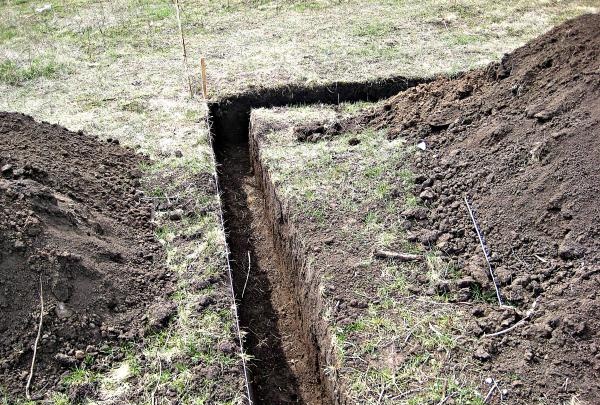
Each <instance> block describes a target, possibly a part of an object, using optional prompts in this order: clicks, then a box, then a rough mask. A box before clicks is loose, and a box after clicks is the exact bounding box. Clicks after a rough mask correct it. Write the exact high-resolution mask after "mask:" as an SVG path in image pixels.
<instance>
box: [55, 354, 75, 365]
mask: <svg viewBox="0 0 600 405" xmlns="http://www.w3.org/2000/svg"><path fill="white" fill-rule="evenodd" d="M54 359H55V360H56V361H57V362H58V364H60V365H61V366H63V367H73V366H74V365H75V364H77V361H76V360H75V359H74V358H73V357H71V356H68V355H66V354H64V353H58V354H57V355H56V356H54Z"/></svg>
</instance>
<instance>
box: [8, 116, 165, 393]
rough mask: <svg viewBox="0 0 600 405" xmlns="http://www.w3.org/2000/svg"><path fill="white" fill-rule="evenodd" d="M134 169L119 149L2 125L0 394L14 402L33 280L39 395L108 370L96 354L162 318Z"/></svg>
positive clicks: (146, 208)
mask: <svg viewBox="0 0 600 405" xmlns="http://www.w3.org/2000/svg"><path fill="white" fill-rule="evenodd" d="M144 162H145V158H143V157H141V156H139V155H136V154H135V153H134V152H133V151H131V150H129V149H126V148H123V147H121V146H119V145H118V142H117V141H111V140H108V142H103V141H100V140H99V139H97V138H94V137H91V136H88V135H85V134H84V133H82V132H77V133H74V132H70V131H68V130H66V129H65V128H62V127H60V126H58V125H50V124H48V123H38V122H35V121H34V120H33V119H32V118H31V117H28V116H25V115H21V114H14V113H0V170H1V176H0V333H1V334H0V381H1V384H0V385H1V386H4V388H6V389H8V390H9V391H10V392H13V393H20V394H23V393H24V386H25V381H26V379H27V373H28V369H29V366H30V363H31V358H32V347H33V343H34V340H35V337H36V334H37V324H38V319H39V312H40V298H39V290H40V287H39V284H40V280H41V282H42V285H43V297H44V305H45V311H44V315H43V330H42V336H41V339H40V342H39V345H38V356H37V361H36V369H35V373H34V374H35V377H34V380H33V386H32V388H33V389H32V392H36V393H39V395H43V394H44V393H45V392H48V390H50V389H51V388H53V387H56V386H57V384H58V383H59V379H60V378H61V375H62V374H63V372H64V369H67V368H72V367H75V366H78V365H80V364H81V363H82V362H85V363H86V364H87V365H88V367H91V369H92V370H94V369H97V368H101V367H103V365H102V364H104V367H106V366H108V364H109V363H110V359H108V361H101V360H102V359H104V360H106V359H107V357H108V355H109V353H110V352H111V349H110V347H109V346H108V345H105V344H104V343H106V342H108V341H110V340H115V339H133V338H136V337H140V336H142V335H143V333H144V332H145V331H146V330H148V328H149V327H151V326H152V323H154V326H156V325H157V324H159V323H160V322H163V321H165V320H166V319H167V318H168V316H169V314H172V312H173V311H172V308H171V309H169V308H170V307H169V306H168V305H167V304H165V303H164V302H165V301H164V298H163V297H164V296H165V295H166V294H168V293H169V291H170V290H171V287H170V286H171V283H172V281H171V280H169V276H168V274H165V268H164V266H163V265H162V264H161V248H160V245H159V244H158V242H157V241H156V240H155V238H154V234H153V229H152V226H151V222H150V219H151V215H152V205H151V203H150V202H145V201H144V200H142V199H141V198H140V196H141V194H140V193H139V192H138V191H137V189H136V188H137V187H138V186H139V177H140V176H141V172H140V170H139V167H140V165H141V164H142V163H144ZM151 303H155V304H154V306H153V307H152V308H151V309H150V310H149V307H150V304H151ZM147 313H150V316H149V317H150V318H152V319H148V316H147V315H145V314H147ZM156 314H158V315H160V316H158V315H157V316H154V317H153V315H156ZM159 318H160V319H159Z"/></svg>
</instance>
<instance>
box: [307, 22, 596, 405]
mask: <svg viewBox="0 0 600 405" xmlns="http://www.w3.org/2000/svg"><path fill="white" fill-rule="evenodd" d="M598 27H600V15H585V16H582V17H580V18H577V19H575V20H572V21H569V22H567V23H565V24H563V25H561V26H559V27H557V28H555V29H553V30H552V31H550V32H549V33H547V34H546V35H543V36H542V37H540V38H538V39H536V40H534V41H532V42H531V43H529V44H527V45H525V46H524V47H522V48H520V49H517V50H516V51H514V52H513V53H511V54H509V55H506V56H505V57H504V58H503V59H502V61H501V62H499V63H492V64H491V65H489V66H488V67H486V68H483V69H478V70H475V71H472V72H469V73H466V74H463V75H461V76H460V77H458V78H454V79H452V78H441V79H438V80H435V81H433V82H431V83H428V84H423V85H420V86H417V87H415V88H413V89H409V90H407V91H405V92H403V93H400V94H398V95H397V96H396V97H393V98H391V99H389V100H388V101H387V102H386V103H385V104H384V105H383V106H381V107H378V108H377V109H374V110H371V111H368V112H367V113H364V114H362V115H361V116H360V117H358V118H355V119H353V120H351V121H346V122H343V123H339V124H338V125H337V127H339V128H343V130H345V131H348V130H361V129H363V128H364V127H365V126H367V127H374V128H378V129H386V130H387V131H388V136H389V138H390V139H393V138H397V137H402V138H405V139H408V140H410V141H411V142H412V143H413V144H414V145H416V144H417V143H419V142H424V144H425V146H426V150H424V151H421V152H417V153H416V155H415V159H414V161H413V165H414V170H415V172H416V173H417V176H416V179H415V180H416V185H415V193H416V194H417V195H418V196H419V197H420V200H421V202H422V204H423V208H418V209H411V210H407V211H405V212H404V213H403V217H404V218H405V219H406V220H407V222H406V224H405V226H406V228H407V229H408V230H409V232H410V234H409V235H410V236H409V239H410V240H412V241H415V242H418V243H421V244H422V245H423V246H425V247H427V248H435V249H439V250H441V251H443V252H445V253H446V254H447V256H448V258H449V259H450V260H452V261H454V262H455V264H456V265H457V267H458V268H459V269H460V273H461V276H460V278H459V279H457V280H454V281H451V282H449V283H445V284H444V285H440V286H437V290H438V291H447V292H449V293H450V294H451V296H452V297H453V298H452V299H453V300H455V301H463V302H464V301H474V300H475V303H478V304H477V305H475V306H474V307H473V308H474V309H473V311H472V318H471V320H470V326H469V331H468V332H469V334H470V335H472V336H475V337H478V339H477V340H476V341H475V343H474V344H473V345H467V346H465V347H464V348H463V350H464V353H465V355H469V356H473V357H474V358H475V359H476V360H477V361H479V362H480V364H481V367H482V368H483V370H486V372H488V373H489V375H492V376H513V381H512V383H511V384H512V385H511V387H510V391H511V397H510V400H509V402H510V403H523V404H526V403H531V401H532V400H534V399H538V398H539V399H545V400H546V401H549V403H563V402H568V401H569V400H570V399H571V398H572V397H573V395H577V396H578V398H579V399H580V400H583V401H589V403H596V402H597V400H598V398H600V386H599V385H598V378H599V377H600V375H599V374H600V335H599V330H600V320H599V319H598V316H597V314H598V311H599V310H600V301H599V297H598V291H599V290H598V286H599V284H600V261H599V260H600V253H599V248H600V203H599V195H600V194H599V193H600V168H599V161H600V35H598ZM318 127H319V126H318V125H316V126H314V128H316V129H314V130H311V129H310V128H309V129H308V130H307V129H306V128H304V129H303V130H302V131H299V137H300V138H304V139H300V140H309V141H318V140H319V139H322V138H324V137H327V136H335V133H336V132H339V130H338V129H337V128H333V130H330V131H327V130H323V129H318ZM465 196H467V197H468V198H469V200H470V201H471V203H472V205H473V207H474V208H475V210H476V216H477V220H478V221H479V225H480V226H481V229H482V231H483V233H484V235H485V239H486V242H487V247H488V250H489V252H490V253H491V259H492V266H493V268H494V270H495V273H496V276H497V279H498V283H499V287H500V291H501V294H502V298H503V300H504V301H505V302H506V303H507V304H510V305H513V306H514V307H515V308H516V309H515V308H501V307H499V306H498V305H497V303H495V302H494V301H495V296H494V293H493V291H494V289H493V286H492V284H491V280H490V277H489V274H488V271H487V270H486V268H487V267H486V265H485V262H484V261H483V254H482V251H481V248H480V246H479V242H478V239H477V237H476V235H475V232H474V230H473V225H472V223H471V220H470V218H469V216H468V214H467V210H466V207H465V203H464V200H463V199H464V197H465ZM413 282H414V283H416V284H417V285H418V284H419V282H420V280H419V279H416V280H413ZM425 288H427V287H426V286H423V289H425ZM480 289H483V291H484V293H485V296H487V297H488V298H487V299H488V300H489V302H488V303H481V296H479V297H475V296H474V292H475V291H478V290H480ZM429 293H430V294H434V293H435V291H430V292H429ZM534 302H537V306H536V307H535V309H534V312H533V315H532V316H531V317H530V318H526V319H525V321H524V322H523V323H522V324H520V325H518V326H517V327H516V328H515V329H514V330H512V331H510V332H509V333H506V334H502V335H501V336H496V337H486V336H485V334H490V333H493V332H498V331H500V330H503V329H506V328H508V327H510V326H511V325H514V324H515V323H517V322H518V321H519V320H520V319H523V318H524V317H526V314H527V311H528V310H529V309H530V308H532V305H533V303H534ZM498 398H499V396H498V395H495V396H494V400H498Z"/></svg>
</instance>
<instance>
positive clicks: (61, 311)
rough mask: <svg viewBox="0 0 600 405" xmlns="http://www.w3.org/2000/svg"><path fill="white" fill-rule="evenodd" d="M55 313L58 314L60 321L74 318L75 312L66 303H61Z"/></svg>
mask: <svg viewBox="0 0 600 405" xmlns="http://www.w3.org/2000/svg"><path fill="white" fill-rule="evenodd" d="M54 312H55V313H56V316H57V317H58V319H66V318H70V317H71V316H73V311H72V310H71V308H69V306H68V305H67V304H66V303H64V302H59V303H58V304H56V307H55V308H54Z"/></svg>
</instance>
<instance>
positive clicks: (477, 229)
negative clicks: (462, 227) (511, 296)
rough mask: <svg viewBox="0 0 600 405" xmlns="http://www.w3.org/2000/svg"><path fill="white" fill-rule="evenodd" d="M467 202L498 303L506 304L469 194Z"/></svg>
mask: <svg viewBox="0 0 600 405" xmlns="http://www.w3.org/2000/svg"><path fill="white" fill-rule="evenodd" d="M465 204H466V205H467V210H468V211H469V216H470V217H471V221H473V226H474V227H475V232H477V237H478V238H479V244H480V245H481V250H483V256H484V257H485V261H486V262H487V265H488V270H489V272H490V276H492V281H493V282H494V289H495V290H496V297H497V298H498V304H500V306H502V305H504V303H503V302H502V297H501V296H500V289H499V288H498V283H497V282H496V277H495V276H494V271H493V270H492V264H491V263H490V258H489V257H488V253H487V249H486V246H485V242H484V241H483V236H482V234H481V230H480V229H479V225H477V221H476V220H475V216H474V215H473V210H472V209H471V206H470V205H469V200H468V199H467V196H465Z"/></svg>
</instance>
